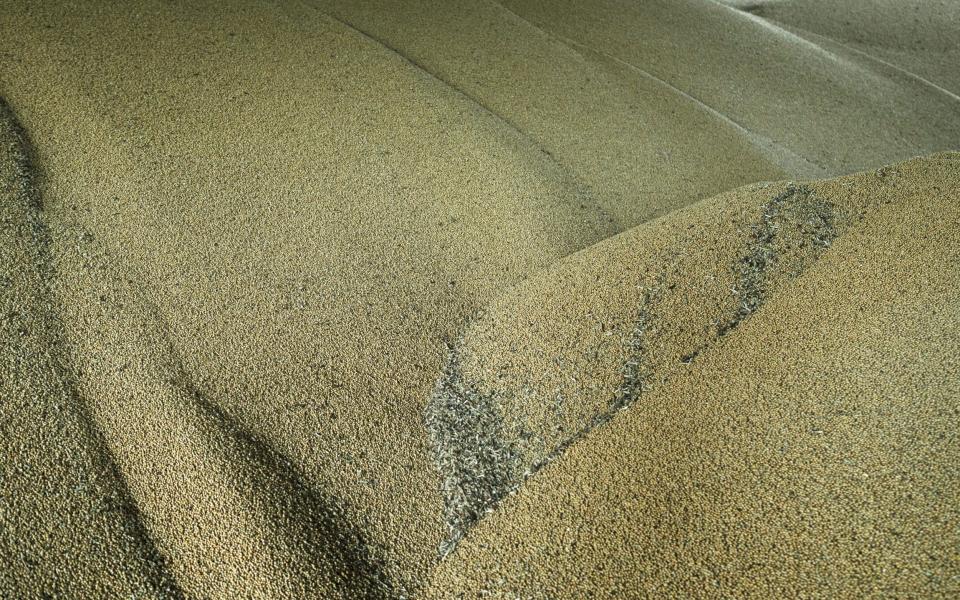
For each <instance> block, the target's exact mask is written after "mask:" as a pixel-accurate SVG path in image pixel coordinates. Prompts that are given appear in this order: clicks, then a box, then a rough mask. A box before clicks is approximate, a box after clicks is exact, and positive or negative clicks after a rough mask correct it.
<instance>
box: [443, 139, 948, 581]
mask: <svg viewBox="0 0 960 600" xmlns="http://www.w3.org/2000/svg"><path fill="white" fill-rule="evenodd" d="M958 190H960V155H958V154H941V155H936V156H933V157H930V158H926V159H915V160H912V161H908V162H905V163H901V164H899V165H895V166H892V167H888V168H884V169H880V170H878V171H876V172H869V173H864V174H859V175H854V176H849V177H844V178H840V179H834V180H829V181H821V182H811V183H805V184H793V183H778V184H758V185H753V186H748V187H745V188H741V189H739V190H736V191H733V192H730V193H727V194H722V195H720V196H717V197H715V198H713V199H711V200H708V201H705V202H702V203H699V204H697V205H694V206H692V207H689V208H686V209H681V210H679V211H676V212H674V213H672V214H670V215H668V216H666V217H664V218H662V219H659V220H657V221H654V222H651V223H649V224H647V225H645V226H641V227H639V228H636V229H634V230H631V231H629V232H626V233H624V234H622V235H620V236H618V237H615V238H612V239H610V240H607V241H605V242H602V243H600V244H597V245H595V246H593V247H592V248H590V249H588V250H585V251H583V252H581V253H578V254H576V255H574V256H572V257H570V258H569V259H567V260H564V261H562V262H560V263H558V264H557V265H555V266H554V267H553V268H552V269H550V270H549V271H548V272H546V273H544V274H541V275H540V276H538V277H536V278H534V279H532V280H530V281H528V282H526V283H524V284H522V285H520V286H518V287H516V288H514V289H513V290H512V291H510V292H509V293H507V294H505V295H504V296H502V297H501V298H500V299H499V300H498V301H496V302H495V303H493V304H491V305H490V306H489V307H488V308H487V310H486V311H485V313H484V314H483V315H482V316H481V317H480V318H479V319H478V320H476V321H475V322H474V323H473V324H472V326H471V327H470V328H468V329H467V331H466V333H465V334H464V337H463V339H462V340H461V342H460V343H459V344H458V345H457V346H456V347H455V348H454V350H453V352H452V358H451V362H450V365H449V367H448V370H447V373H446V374H445V375H444V377H443V378H442V379H441V382H440V383H439V384H438V387H437V391H436V392H435V395H434V399H433V402H432V404H431V408H428V424H429V423H433V424H434V427H433V428H432V433H433V435H434V439H435V442H436V445H437V458H438V463H439V464H440V467H441V469H442V470H444V473H445V475H446V479H445V484H446V487H445V490H446V498H447V520H448V526H449V527H450V537H449V542H448V546H447V547H446V549H447V550H448V551H449V550H450V549H451V548H452V547H453V546H454V545H456V550H455V551H453V552H452V553H451V554H449V555H448V557H447V559H446V560H445V561H444V562H442V563H441V565H440V567H439V568H438V569H437V573H436V578H435V580H434V584H433V588H432V590H431V591H432V594H433V596H434V597H449V596H451V595H457V596H461V595H463V596H468V597H474V596H479V595H482V594H484V593H492V594H493V595H494V597H501V596H503V597H506V596H509V597H513V596H520V597H544V598H555V597H583V596H584V595H587V596H590V597H623V596H624V595H625V594H627V595H632V594H636V593H643V594H663V593H669V594H679V595H682V596H690V595H694V596H699V595H707V596H714V595H718V594H719V595H759V596H769V595H771V594H782V593H785V592H789V593H790V594H791V595H794V594H797V593H800V592H801V591H803V592H804V593H810V594H827V595H836V594H841V595H843V594H866V593H882V594H894V595H897V594H908V595H909V594H919V595H926V594H936V593H945V592H947V591H948V590H954V591H956V590H957V586H958V582H957V580H956V573H957V571H958V567H960V564H958V559H957V555H956V551H955V550H956V548H957V545H958V543H960V539H958V535H957V531H958V529H957V525H958V523H960V510H958V507H957V503H956V501H955V499H956V498H957V497H958V493H960V473H958V466H957V465H958V464H960V443H958V439H957V435H956V432H957V430H958V425H960V376H958V375H957V373H960V369H958V367H960V293H958V291H957V290H958V289H960V204H958V201H960V192H958ZM431 410H433V411H434V413H435V414H436V415H439V416H434V417H433V418H432V420H431V417H430V411H431ZM476 414H481V415H483V418H471V415H476ZM463 426H467V427H469V426H474V427H477V428H478V430H479V431H478V432H477V435H471V434H470V433H469V432H465V431H463V430H462V429H457V427H463ZM531 475H534V476H533V477H531ZM523 482H525V484H524V485H522V487H520V484H521V483H523ZM514 492H515V493H514ZM491 511H493V514H491V515H490V516H488V517H486V518H483V519H481V517H483V516H484V515H485V514H487V513H490V512H491ZM461 538H462V539H461ZM457 541H459V544H458V545H457V544H456V542H457Z"/></svg>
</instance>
